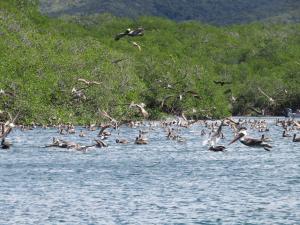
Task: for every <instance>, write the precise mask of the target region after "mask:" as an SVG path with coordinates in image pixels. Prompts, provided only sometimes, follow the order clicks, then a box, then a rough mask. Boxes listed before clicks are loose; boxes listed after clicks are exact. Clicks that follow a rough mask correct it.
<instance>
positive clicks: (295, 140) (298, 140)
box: [293, 134, 300, 142]
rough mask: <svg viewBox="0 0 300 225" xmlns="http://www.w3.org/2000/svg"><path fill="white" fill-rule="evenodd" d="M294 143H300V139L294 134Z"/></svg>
mask: <svg viewBox="0 0 300 225" xmlns="http://www.w3.org/2000/svg"><path fill="white" fill-rule="evenodd" d="M293 142H300V137H296V134H294V136H293Z"/></svg>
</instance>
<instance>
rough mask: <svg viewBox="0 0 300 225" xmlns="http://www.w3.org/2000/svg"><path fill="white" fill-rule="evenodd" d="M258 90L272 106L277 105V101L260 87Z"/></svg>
mask: <svg viewBox="0 0 300 225" xmlns="http://www.w3.org/2000/svg"><path fill="white" fill-rule="evenodd" d="M257 89H258V91H259V92H260V93H262V94H263V95H264V96H265V97H266V98H267V99H268V100H269V102H270V103H271V104H274V103H275V100H274V99H273V98H271V97H270V96H269V95H267V94H266V93H265V92H264V91H263V90H262V89H261V88H260V87H258V88H257Z"/></svg>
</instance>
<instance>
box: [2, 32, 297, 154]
mask: <svg viewBox="0 0 300 225" xmlns="http://www.w3.org/2000/svg"><path fill="white" fill-rule="evenodd" d="M143 35H144V29H143V28H137V29H134V30H131V29H127V30H125V31H124V32H122V33H119V34H117V35H116V36H115V41H118V40H120V39H121V38H124V37H126V36H129V37H135V36H143ZM132 44H133V46H135V47H137V48H138V49H139V50H141V46H140V45H139V44H138V43H136V42H132ZM114 63H118V62H117V61H116V62H114ZM78 82H80V83H81V84H83V85H84V86H83V87H80V88H78V87H74V88H73V89H72V91H71V93H72V95H73V97H74V99H76V100H78V101H80V100H85V99H86V96H85V92H84V90H85V89H87V88H89V87H90V86H92V85H101V82H98V81H88V80H85V79H82V78H79V79H78ZM214 83H215V84H219V85H222V86H223V85H225V84H230V83H231V82H225V81H214ZM258 91H259V92H260V93H261V94H263V95H264V96H266V97H267V98H268V99H269V101H270V102H274V99H272V98H271V97H269V96H268V95H267V94H266V93H265V92H264V91H263V90H261V89H260V88H259V89H258ZM0 94H5V92H4V91H3V90H2V89H1V90H0ZM191 94H194V93H191ZM180 97H181V98H182V96H180ZM195 97H197V95H195ZM162 104H163V103H162ZM128 105H129V108H130V109H136V110H138V111H139V113H140V114H141V116H142V117H143V118H144V119H147V118H148V117H149V113H148V112H147V111H146V109H145V104H144V103H141V104H136V103H134V102H132V103H131V104H128ZM1 113H7V112H0V114H1ZM7 114H8V116H9V120H8V121H7V122H5V123H4V122H3V123H1V127H0V138H1V139H2V141H1V145H0V147H1V148H2V149H9V148H10V146H11V145H12V143H11V142H10V141H8V140H7V139H6V137H7V136H8V135H9V134H10V133H11V131H12V130H13V128H15V127H18V128H20V129H21V130H24V131H25V130H27V129H34V128H36V127H37V126H36V125H35V124H32V125H31V126H23V125H18V126H15V124H14V123H15V121H16V119H17V117H18V115H17V116H16V117H15V118H12V116H11V115H10V114H9V113H7ZM101 115H102V117H103V118H104V119H106V120H107V121H108V123H106V124H100V125H96V124H93V125H89V126H86V127H85V128H86V132H87V131H96V130H99V133H98V135H97V137H96V138H95V139H94V140H93V141H94V143H93V144H91V145H88V146H85V145H81V144H79V143H75V142H73V141H67V140H64V139H62V138H57V137H53V138H52V143H51V144H48V145H45V146H44V147H45V148H50V147H54V148H65V149H71V150H76V151H83V152H86V151H87V150H88V149H90V148H95V147H98V148H103V147H108V144H107V143H106V141H105V140H106V139H108V138H110V136H111V133H112V131H113V130H114V131H116V132H117V133H118V136H119V134H120V129H121V127H122V126H123V125H124V124H125V126H127V127H139V128H141V129H139V133H138V135H137V136H136V137H135V138H134V141H133V143H134V144H137V145H145V144H148V143H149V139H148V138H147V137H146V135H147V134H148V133H149V132H151V130H154V129H156V128H158V127H161V128H163V130H164V132H165V137H166V139H168V140H175V141H178V142H186V141H187V139H186V138H185V137H183V136H182V135H180V129H181V128H190V127H191V126H193V125H194V124H198V125H200V126H202V127H203V129H202V130H201V132H200V135H201V136H206V139H205V141H204V142H203V145H208V150H210V151H215V152H219V151H225V150H226V147H225V146H224V145H218V142H219V140H220V139H225V135H224V133H223V132H222V128H223V127H224V126H228V127H230V128H231V130H232V132H233V134H234V138H233V140H232V141H230V142H229V143H228V146H229V145H231V144H233V143H235V142H236V141H240V142H241V143H242V144H243V145H245V146H248V147H254V148H263V149H265V150H266V151H270V150H271V149H272V145H271V143H270V142H271V139H270V138H267V137H265V135H264V134H263V135H261V137H258V138H253V137H251V136H249V135H248V133H247V131H248V130H249V129H250V130H257V131H259V132H268V131H269V124H268V123H267V122H266V120H250V119H244V120H243V119H239V120H234V119H232V118H224V119H223V120H220V121H217V122H216V121H209V120H198V121H194V120H187V118H186V117H185V116H184V114H182V116H181V117H177V118H176V119H174V120H171V121H160V122H151V121H150V122H147V123H148V125H149V126H145V122H143V121H142V122H137V121H124V122H120V121H117V120H116V119H114V118H112V117H111V116H110V115H109V114H108V113H107V112H105V111H103V112H101ZM275 125H276V126H280V127H282V137H283V138H287V137H291V135H290V134H289V133H288V132H290V131H295V132H296V131H297V130H300V123H299V122H297V121H296V120H294V119H283V120H279V119H277V120H276V121H275ZM42 127H43V128H45V129H46V128H49V127H52V128H56V129H57V130H58V134H59V135H60V136H66V135H76V134H77V132H78V131H76V129H75V127H74V126H73V125H72V124H67V125H64V124H59V125H53V124H51V125H49V126H42ZM144 127H148V128H149V129H148V130H147V131H146V130H143V128H144ZM109 129H110V131H109ZM86 132H84V131H83V130H81V131H80V132H79V136H80V137H85V136H86ZM292 141H293V142H300V138H299V137H297V136H296V133H295V134H294V135H293V139H292ZM115 143H116V144H129V143H130V141H129V140H127V139H125V138H117V139H116V140H115ZM131 143H132V141H131Z"/></svg>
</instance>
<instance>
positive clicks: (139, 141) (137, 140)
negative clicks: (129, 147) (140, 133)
mask: <svg viewBox="0 0 300 225" xmlns="http://www.w3.org/2000/svg"><path fill="white" fill-rule="evenodd" d="M134 143H135V144H137V145H146V144H148V141H147V140H146V139H143V138H141V137H136V138H135V141H134Z"/></svg>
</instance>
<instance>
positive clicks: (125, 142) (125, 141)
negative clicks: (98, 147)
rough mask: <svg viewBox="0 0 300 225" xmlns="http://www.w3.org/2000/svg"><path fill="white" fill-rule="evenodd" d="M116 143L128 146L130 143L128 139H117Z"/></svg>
mask: <svg viewBox="0 0 300 225" xmlns="http://www.w3.org/2000/svg"><path fill="white" fill-rule="evenodd" d="M116 143H118V144H128V143H129V142H128V140H126V139H116Z"/></svg>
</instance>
